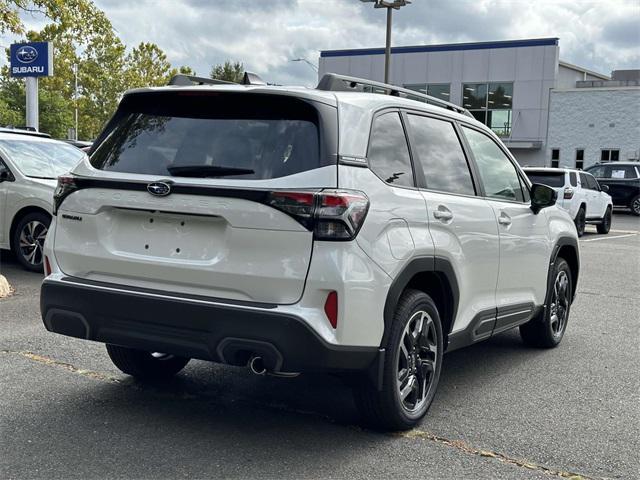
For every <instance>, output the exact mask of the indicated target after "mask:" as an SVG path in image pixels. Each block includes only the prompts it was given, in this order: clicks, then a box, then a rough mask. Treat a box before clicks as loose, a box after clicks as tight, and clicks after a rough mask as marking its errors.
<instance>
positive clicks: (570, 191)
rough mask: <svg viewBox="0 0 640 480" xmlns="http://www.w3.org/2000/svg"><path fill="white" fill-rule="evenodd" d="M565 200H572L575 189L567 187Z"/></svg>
mask: <svg viewBox="0 0 640 480" xmlns="http://www.w3.org/2000/svg"><path fill="white" fill-rule="evenodd" d="M564 198H565V199H566V200H570V199H572V198H573V188H569V187H567V188H565V189H564Z"/></svg>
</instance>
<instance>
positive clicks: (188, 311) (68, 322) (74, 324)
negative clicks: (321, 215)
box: [40, 280, 378, 372]
mask: <svg viewBox="0 0 640 480" xmlns="http://www.w3.org/2000/svg"><path fill="white" fill-rule="evenodd" d="M40 308H41V313H42V319H43V321H44V324H45V326H46V328H47V330H49V331H51V332H56V333H60V334H63V335H68V336H71V337H77V338H84V339H87V340H95V341H98V342H103V343H110V344H114V345H121V346H124V347H129V348H136V349H140V350H146V351H154V352H163V353H170V354H173V355H180V356H184V357H189V358H198V359H202V360H211V361H215V362H222V363H230V364H234V365H242V364H246V362H247V361H248V358H249V356H251V355H259V356H262V357H263V358H264V361H265V365H266V366H267V368H269V369H272V370H274V371H283V372H303V371H341V370H352V371H353V370H366V369H367V368H369V367H370V366H371V365H373V364H374V360H375V359H376V357H377V355H378V348H377V347H349V346H335V345H331V344H328V343H327V342H325V341H324V340H323V339H322V338H321V337H320V336H319V335H318V334H316V333H315V332H314V331H313V330H312V329H311V328H310V327H309V326H308V325H307V324H306V323H305V322H304V321H303V320H301V319H300V318H298V317H296V316H294V315H290V314H283V313H280V312H276V311H274V310H273V309H247V308H241V307H239V306H237V305H220V304H211V303H205V302H194V301H190V300H189V299H180V298H175V297H171V298H162V297H158V296H150V295H145V294H144V293H139V292H131V291H126V290H113V289H104V288H99V287H96V286H95V285H88V284H87V285H83V284H82V283H78V282H60V281H47V280H45V281H44V283H43V285H42V290H41V297H40Z"/></svg>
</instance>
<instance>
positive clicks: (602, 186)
mask: <svg viewBox="0 0 640 480" xmlns="http://www.w3.org/2000/svg"><path fill="white" fill-rule="evenodd" d="M600 190H602V191H603V192H608V191H609V185H600Z"/></svg>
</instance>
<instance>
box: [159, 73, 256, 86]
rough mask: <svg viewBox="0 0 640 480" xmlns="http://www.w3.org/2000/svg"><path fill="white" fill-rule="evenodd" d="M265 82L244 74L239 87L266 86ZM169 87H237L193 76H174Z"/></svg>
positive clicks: (249, 74) (221, 81)
mask: <svg viewBox="0 0 640 480" xmlns="http://www.w3.org/2000/svg"><path fill="white" fill-rule="evenodd" d="M266 84H267V82H265V81H264V80H262V78H260V77H259V76H258V75H256V74H255V73H251V72H244V76H243V77H242V83H240V85H266ZM169 85H177V86H182V87H188V86H193V85H238V84H237V83H236V82H229V81H227V80H217V79H215V78H207V77H196V76H194V75H184V74H182V73H181V74H179V75H174V76H173V77H171V80H169Z"/></svg>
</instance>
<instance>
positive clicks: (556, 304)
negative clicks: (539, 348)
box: [550, 270, 570, 337]
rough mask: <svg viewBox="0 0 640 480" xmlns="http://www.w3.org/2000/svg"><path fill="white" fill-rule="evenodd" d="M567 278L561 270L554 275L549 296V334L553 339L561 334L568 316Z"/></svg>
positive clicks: (565, 273)
mask: <svg viewBox="0 0 640 480" xmlns="http://www.w3.org/2000/svg"><path fill="white" fill-rule="evenodd" d="M569 295H570V293H569V277H568V276H567V272H565V271H564V270H561V271H559V272H558V274H557V275H556V279H555V281H554V283H553V294H552V296H551V306H550V313H551V332H552V333H553V335H554V336H555V337H558V336H560V335H562V334H563V332H564V329H565V326H566V325H567V317H568V315H569Z"/></svg>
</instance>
